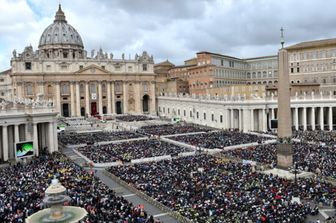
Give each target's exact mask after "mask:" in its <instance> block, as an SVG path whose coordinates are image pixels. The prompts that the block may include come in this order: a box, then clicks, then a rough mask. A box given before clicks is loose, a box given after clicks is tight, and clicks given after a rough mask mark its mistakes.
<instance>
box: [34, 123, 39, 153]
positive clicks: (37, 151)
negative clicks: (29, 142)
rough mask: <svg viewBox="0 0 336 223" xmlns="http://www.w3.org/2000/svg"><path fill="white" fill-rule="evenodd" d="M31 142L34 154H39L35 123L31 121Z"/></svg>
mask: <svg viewBox="0 0 336 223" xmlns="http://www.w3.org/2000/svg"><path fill="white" fill-rule="evenodd" d="M33 144H34V151H35V156H39V147H38V135H37V123H33Z"/></svg>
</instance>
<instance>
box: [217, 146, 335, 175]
mask: <svg viewBox="0 0 336 223" xmlns="http://www.w3.org/2000/svg"><path fill="white" fill-rule="evenodd" d="M276 151H277V144H264V145H258V146H254V147H248V148H242V149H235V150H230V151H226V152H223V154H225V155H226V156H231V157H237V158H240V159H244V160H253V161H257V162H260V163H266V164H272V165H275V164H276ZM293 151H294V156H293V161H294V162H296V163H297V167H298V169H299V170H302V171H309V172H314V173H317V174H321V175H322V176H328V177H333V178H336V166H335V163H336V147H329V146H320V145H315V144H308V143H302V142H300V143H298V142H294V143H293Z"/></svg>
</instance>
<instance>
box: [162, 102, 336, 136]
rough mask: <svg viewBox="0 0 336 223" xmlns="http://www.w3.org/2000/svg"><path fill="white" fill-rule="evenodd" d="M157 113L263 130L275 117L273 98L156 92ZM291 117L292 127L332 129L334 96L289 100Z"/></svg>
mask: <svg viewBox="0 0 336 223" xmlns="http://www.w3.org/2000/svg"><path fill="white" fill-rule="evenodd" d="M158 114H159V115H160V116H164V117H168V118H172V117H176V116H179V117H180V118H181V119H182V120H185V121H188V122H193V123H196V124H201V125H207V126H212V127H215V128H220V129H239V130H240V131H244V132H248V131H263V132H264V131H267V130H269V129H270V128H271V120H277V101H276V100H275V99H273V100H265V99H259V100H245V101H230V100H222V101H221V100H209V99H205V100H200V99H196V98H191V97H185V98H181V97H166V96H159V97H158ZM178 114H181V115H178ZM184 114H186V115H184ZM204 117H205V118H204ZM208 117H211V118H208ZM291 117H292V127H293V129H296V130H299V129H300V130H316V129H321V130H335V129H336V98H330V97H327V98H321V99H315V100H311V101H308V100H300V99H295V100H292V101H291Z"/></svg>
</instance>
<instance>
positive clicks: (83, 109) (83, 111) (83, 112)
mask: <svg viewBox="0 0 336 223" xmlns="http://www.w3.org/2000/svg"><path fill="white" fill-rule="evenodd" d="M80 112H81V116H83V117H84V116H85V108H84V107H81V109H80Z"/></svg>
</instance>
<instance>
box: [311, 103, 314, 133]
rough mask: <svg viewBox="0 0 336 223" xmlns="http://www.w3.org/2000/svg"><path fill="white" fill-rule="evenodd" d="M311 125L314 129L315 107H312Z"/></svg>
mask: <svg viewBox="0 0 336 223" xmlns="http://www.w3.org/2000/svg"><path fill="white" fill-rule="evenodd" d="M311 112H312V113H311V116H310V117H311V126H312V130H315V108H314V107H312V108H311Z"/></svg>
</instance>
